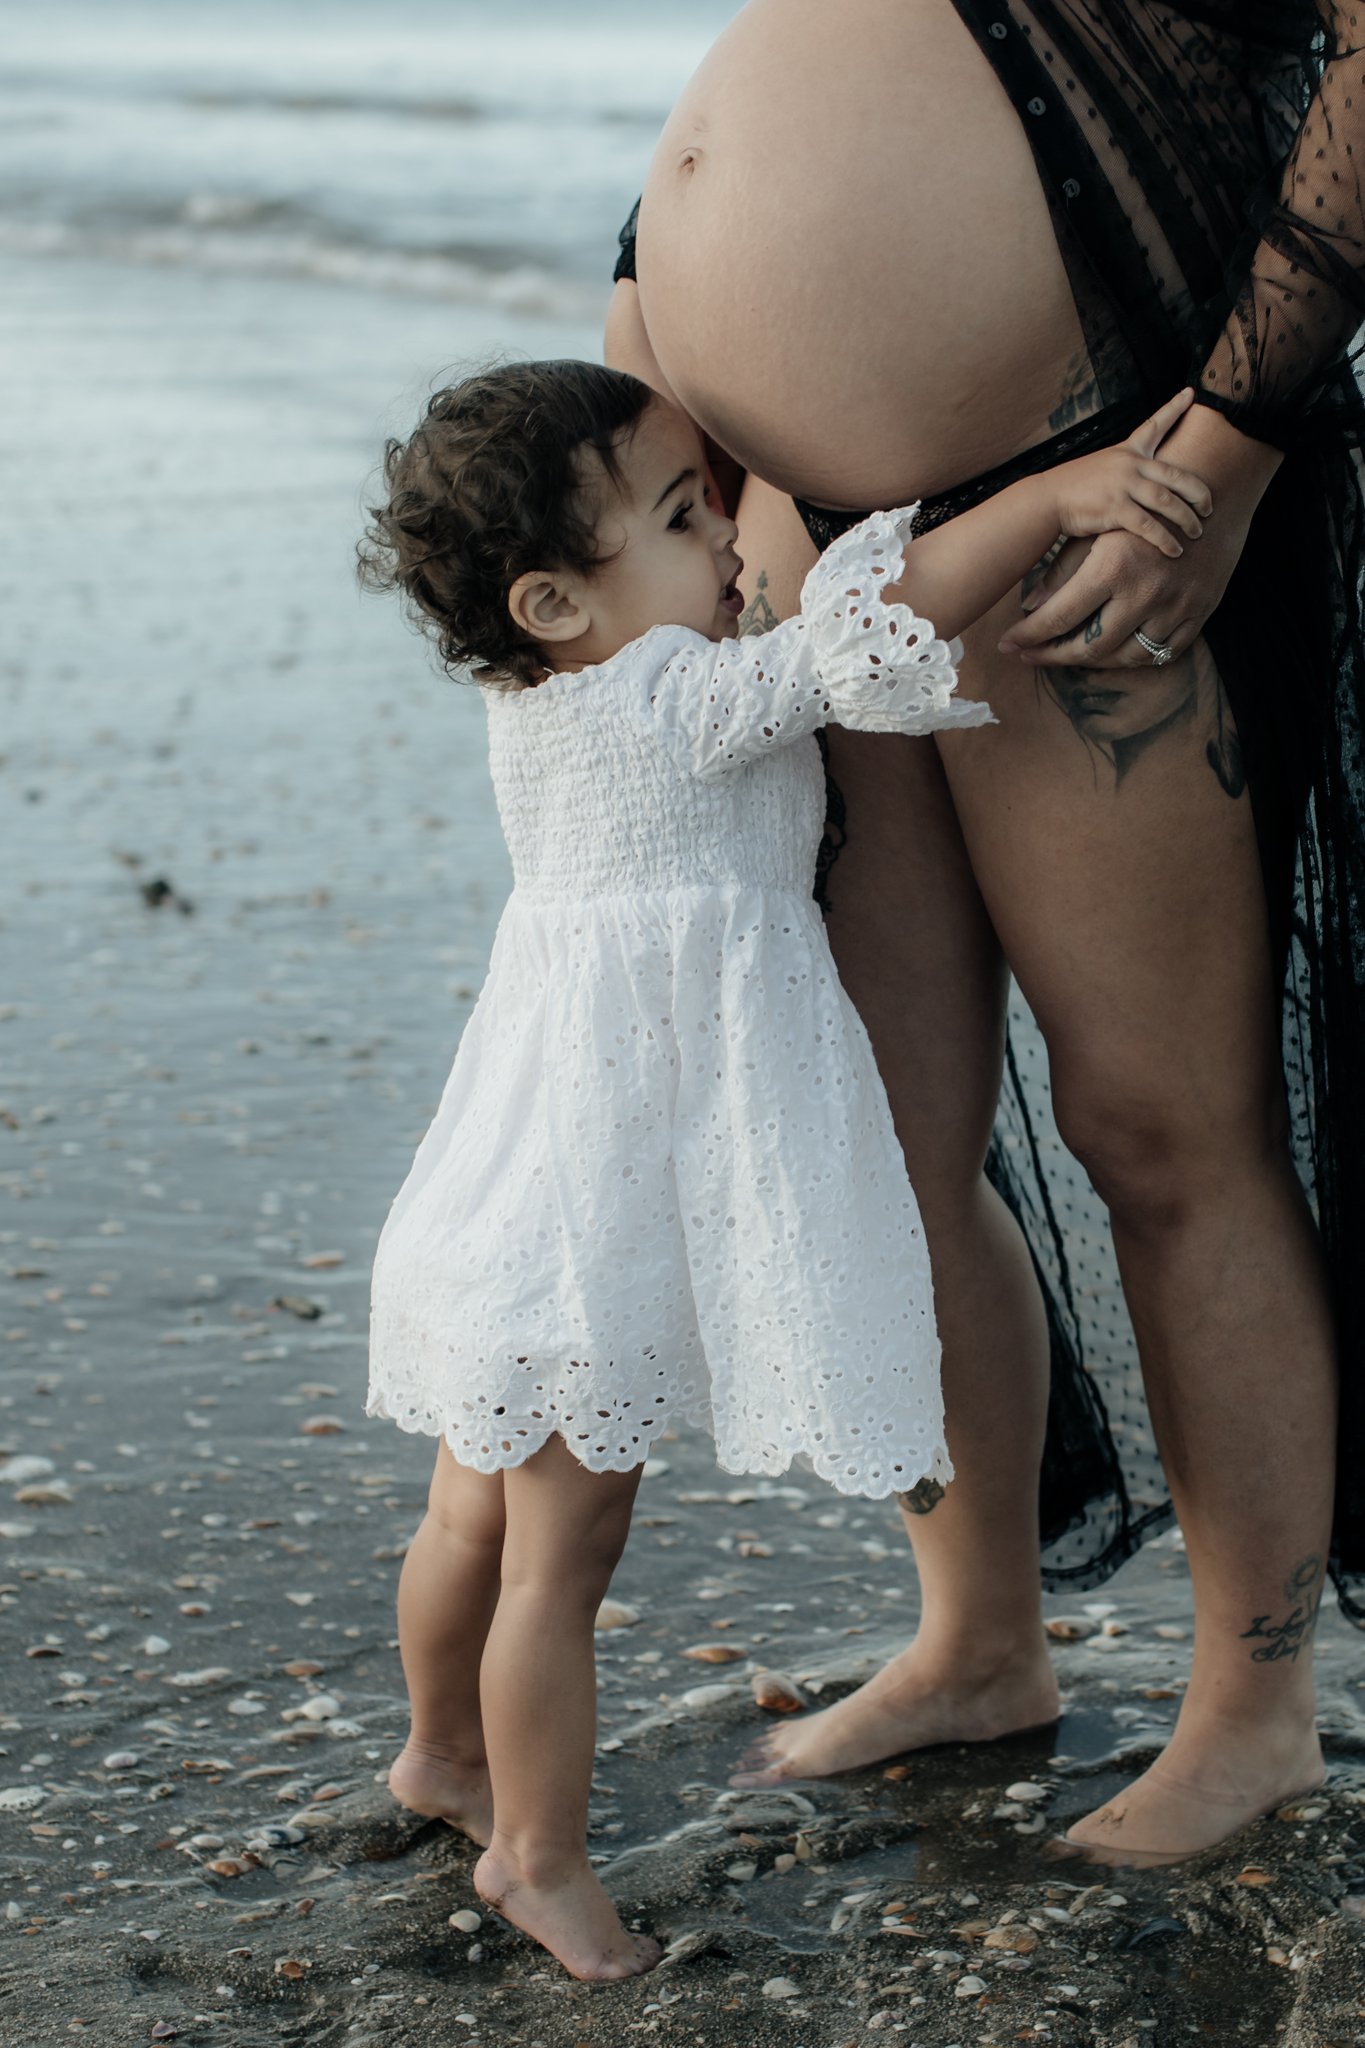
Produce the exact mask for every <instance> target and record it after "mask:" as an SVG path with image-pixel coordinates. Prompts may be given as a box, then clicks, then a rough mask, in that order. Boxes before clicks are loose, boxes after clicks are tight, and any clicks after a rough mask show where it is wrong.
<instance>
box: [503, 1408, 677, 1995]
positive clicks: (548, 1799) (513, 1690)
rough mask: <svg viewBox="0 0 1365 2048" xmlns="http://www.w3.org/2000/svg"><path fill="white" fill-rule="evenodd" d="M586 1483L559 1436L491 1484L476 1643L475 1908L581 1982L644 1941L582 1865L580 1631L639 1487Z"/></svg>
mask: <svg viewBox="0 0 1365 2048" xmlns="http://www.w3.org/2000/svg"><path fill="white" fill-rule="evenodd" d="M639 1478H640V1473H639V1468H638V1467H637V1468H636V1469H635V1470H634V1471H632V1472H624V1473H621V1472H587V1471H585V1470H584V1468H583V1467H582V1466H581V1465H580V1464H579V1463H578V1460H577V1459H576V1458H575V1457H574V1456H573V1454H572V1452H571V1451H569V1450H568V1449H567V1448H566V1447H565V1445H564V1443H563V1441H562V1439H561V1438H559V1437H552V1438H551V1440H550V1442H549V1443H548V1444H546V1445H545V1447H544V1449H543V1450H540V1451H538V1452H537V1453H536V1455H535V1456H534V1457H533V1458H529V1459H528V1460H527V1462H526V1463H525V1464H524V1465H521V1466H518V1467H517V1468H516V1469H515V1470H514V1471H511V1472H508V1473H506V1474H505V1475H504V1489H505V1494H506V1502H507V1535H506V1539H505V1541H504V1544H503V1556H502V1588H501V1591H500V1593H499V1596H498V1605H497V1612H496V1614H495V1615H494V1618H493V1625H492V1627H491V1628H490V1630H489V1632H488V1639H487V1642H486V1643H485V1645H484V1653H483V1671H482V1683H481V1693H482V1703H483V1726H484V1730H485V1733H486V1736H487V1742H488V1762H489V1769H490V1771H491V1773H492V1780H493V1797H494V1809H495V1821H494V1827H493V1836H492V1840H491V1842H490V1844H489V1846H488V1849H487V1850H486V1852H485V1853H484V1855H483V1856H481V1857H480V1859H479V1862H478V1864H477V1866H476V1868H475V1871H474V1883H475V1886H476V1888H477V1889H478V1891H479V1893H480V1895H481V1897H483V1898H485V1899H486V1900H487V1901H488V1903H489V1904H490V1905H492V1906H495V1907H496V1908H497V1910H498V1911H499V1912H500V1913H501V1914H502V1915H503V1916H504V1918H505V1919H508V1920H510V1921H512V1922H513V1923H514V1924H515V1925H516V1926H518V1927H520V1928H521V1929H522V1930H523V1931H524V1932H525V1933H527V1934H529V1935H531V1936H532V1937H533V1938H534V1939H535V1940H536V1941H538V1942H540V1943H541V1944H542V1946H543V1947H545V1948H547V1949H549V1951H550V1953H551V1954H552V1955H554V1956H557V1957H558V1959H559V1961H560V1962H561V1963H563V1965H564V1967H565V1969H567V1970H568V1971H570V1972H571V1973H572V1975H573V1976H575V1977H581V1978H584V1979H601V1978H616V1977H634V1976H638V1975H640V1973H641V1972H642V1971H644V1970H648V1969H651V1968H652V1967H653V1965H654V1964H655V1963H656V1962H658V1960H659V1956H660V1953H661V1951H660V1948H659V1945H658V1943H657V1942H655V1941H652V1940H650V1939H649V1938H648V1937H646V1936H643V1935H635V1934H628V1933H627V1932H626V1930H625V1928H623V1927H622V1925H621V1922H620V1920H619V1918H618V1917H617V1912H616V1908H615V1907H614V1906H613V1905H612V1903H611V1900H610V1899H609V1898H608V1897H607V1894H606V1892H605V1891H604V1890H603V1889H602V1886H601V1884H600V1882H599V1880H598V1878H597V1876H596V1873H595V1872H594V1871H593V1869H592V1866H591V1865H590V1863H589V1862H588V1853H587V1826H588V1795H589V1792H590V1790H591V1784H592V1759H593V1749H594V1744H595V1740H596V1727H597V1682H596V1675H595V1669H594V1659H593V1622H594V1619H595V1617H596V1614H597V1609H598V1606H599V1605H600V1603H601V1600H602V1597H603V1595H604V1594H605V1592H606V1590H607V1587H608V1585H609V1584H610V1581H611V1575H612V1572H613V1570H614V1569H615V1566H616V1562H617V1559H618V1558H619V1557H620V1555H621V1552H622V1550H623V1549H624V1547H625V1542H626V1536H627V1533H628V1532H629V1528H630V1515H631V1508H632V1506H633V1503H634V1499H635V1489H636V1487H637V1485H638V1484H639Z"/></svg>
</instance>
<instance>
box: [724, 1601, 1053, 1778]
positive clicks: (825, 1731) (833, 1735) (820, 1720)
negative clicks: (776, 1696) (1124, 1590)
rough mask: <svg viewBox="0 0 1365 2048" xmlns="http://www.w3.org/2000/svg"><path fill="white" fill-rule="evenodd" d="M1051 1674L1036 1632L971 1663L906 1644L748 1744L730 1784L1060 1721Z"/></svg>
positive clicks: (829, 1769) (810, 1774) (861, 1766)
mask: <svg viewBox="0 0 1365 2048" xmlns="http://www.w3.org/2000/svg"><path fill="white" fill-rule="evenodd" d="M1058 1712H1059V1703H1058V1697H1057V1681H1056V1679H1055V1678H1054V1676H1053V1673H1052V1666H1051V1664H1050V1663H1049V1661H1048V1655H1047V1651H1046V1649H1045V1647H1044V1644H1043V1640H1042V1637H1041V1635H1040V1636H1039V1639H1038V1641H1037V1643H1036V1644H1034V1643H1029V1644H1027V1645H1024V1646H1022V1647H1021V1648H1020V1649H1018V1650H1017V1651H1016V1652H1015V1653H1014V1654H1013V1655H1012V1656H1006V1657H1005V1658H1004V1659H1003V1660H997V1661H995V1662H992V1663H990V1664H988V1665H982V1664H980V1663H977V1664H976V1666H975V1668H973V1666H972V1664H971V1663H970V1662H969V1661H968V1659H967V1658H966V1657H965V1656H958V1657H954V1656H953V1655H951V1654H948V1653H946V1652H935V1651H933V1650H931V1649H930V1647H929V1646H928V1645H926V1644H924V1643H923V1642H922V1641H921V1640H917V1641H915V1642H913V1643H911V1645H910V1647H909V1648H908V1649H906V1650H902V1651H901V1653H900V1655H899V1656H898V1657H893V1658H892V1660H891V1662H890V1663H889V1664H887V1665H885V1666H884V1667H883V1669H882V1670H880V1671H879V1672H878V1673H877V1675H876V1677H875V1678H871V1679H869V1680H868V1682H867V1684H866V1685H860V1686H859V1688H858V1690H857V1691H856V1692H853V1693H850V1694H849V1696H848V1698H847V1699H842V1700H840V1701H839V1702H838V1703H837V1705H835V1706H832V1707H826V1708H825V1709H824V1711H823V1712H822V1713H819V1714H803V1715H802V1716H800V1718H799V1719H793V1720H791V1721H789V1722H785V1723H784V1724H783V1725H782V1726H781V1727H780V1728H774V1729H772V1730H770V1731H769V1733H768V1734H766V1735H765V1736H764V1737H763V1738H762V1740H761V1741H759V1742H757V1743H755V1744H754V1746H753V1747H752V1748H751V1749H749V1750H747V1751H746V1752H745V1754H744V1756H743V1758H742V1759H741V1768H740V1769H739V1770H738V1771H737V1772H735V1774H734V1776H733V1777H732V1778H731V1780H730V1783H731V1784H732V1785H742V1786H753V1785H777V1784H780V1783H781V1782H782V1781H783V1779H786V1778H827V1777H830V1776H832V1775H833V1774H834V1773H835V1772H837V1771H858V1770H865V1769H866V1768H867V1766H868V1765H869V1764H875V1763H881V1762H883V1761H884V1760H885V1759H886V1758H887V1757H892V1756H901V1755H903V1754H904V1753H905V1751H906V1750H909V1749H927V1748H928V1747H929V1746H930V1745H931V1744H933V1743H937V1742H995V1741H998V1740H999V1739H1000V1737H1001V1736H1004V1735H1016V1734H1020V1733H1022V1732H1023V1731H1024V1730H1026V1729H1030V1728H1042V1727H1046V1726H1048V1725H1050V1724H1051V1723H1052V1722H1053V1721H1055V1720H1056V1719H1057V1715H1058Z"/></svg>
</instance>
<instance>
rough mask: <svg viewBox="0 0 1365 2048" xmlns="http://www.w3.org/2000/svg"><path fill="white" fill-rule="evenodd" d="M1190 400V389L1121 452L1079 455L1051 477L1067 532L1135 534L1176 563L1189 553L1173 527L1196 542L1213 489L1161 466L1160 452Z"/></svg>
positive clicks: (1182, 471)
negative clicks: (1158, 452)
mask: <svg viewBox="0 0 1365 2048" xmlns="http://www.w3.org/2000/svg"><path fill="white" fill-rule="evenodd" d="M1193 397H1194V393H1193V392H1192V391H1188V390H1187V391H1182V392H1180V393H1179V394H1178V395H1177V396H1176V397H1175V398H1172V399H1169V400H1168V401H1167V403H1166V404H1165V405H1163V406H1162V408H1161V410H1160V412H1155V413H1153V414H1152V417H1151V418H1150V419H1149V420H1144V422H1143V424H1142V425H1141V426H1140V427H1138V428H1137V429H1136V431H1135V432H1133V433H1132V434H1130V435H1129V437H1128V439H1127V440H1126V441H1123V442H1120V444H1119V446H1118V447H1117V448H1105V449H1102V450H1101V451H1100V452H1099V453H1098V454H1095V455H1082V456H1081V457H1080V458H1079V460H1078V461H1076V462H1066V463H1063V464H1062V466H1061V468H1060V469H1054V470H1053V471H1052V472H1051V475H1050V476H1049V477H1048V482H1049V483H1050V484H1051V485H1052V486H1053V488H1054V489H1055V491H1056V493H1057V514H1058V520H1059V523H1060V526H1061V530H1062V532H1063V533H1064V534H1066V535H1068V536H1069V537H1070V538H1072V539H1083V538H1086V537H1088V536H1091V535H1095V534H1100V533H1116V532H1124V533H1135V534H1136V535H1137V536H1138V537H1139V539H1141V540H1145V541H1147V542H1149V543H1150V545H1151V546H1152V547H1154V548H1156V549H1158V551H1159V552H1160V553H1161V554H1163V555H1166V556H1168V557H1169V558H1170V559H1171V560H1172V561H1176V560H1178V559H1179V557H1180V556H1181V555H1183V554H1184V552H1185V550H1184V548H1183V547H1182V546H1181V543H1180V541H1179V539H1178V538H1177V534H1176V533H1174V532H1172V530H1171V529H1172V528H1173V527H1174V528H1177V529H1178V530H1179V532H1180V533H1183V534H1185V535H1186V537H1187V538H1188V539H1190V540H1198V539H1199V536H1200V535H1201V534H1202V533H1203V531H1204V527H1203V521H1204V520H1205V519H1207V518H1208V517H1209V515H1210V514H1211V513H1212V511H1213V496H1212V494H1211V492H1210V490H1209V487H1208V485H1207V484H1206V483H1205V482H1204V479H1203V478H1202V477H1198V476H1195V475H1194V474H1193V472H1192V471H1191V470H1188V469H1180V468H1178V467H1177V466H1176V464H1175V463H1173V462H1161V461H1158V460H1157V453H1156V451H1157V449H1158V448H1159V447H1160V446H1161V443H1162V442H1163V441H1164V440H1165V438H1166V436H1167V434H1168V433H1169V432H1170V431H1171V428H1172V427H1173V426H1174V425H1175V423H1176V421H1177V420H1179V419H1181V418H1183V416H1184V415H1185V413H1186V412H1188V410H1189V407H1190V402H1191V400H1192V398H1193ZM1158 513H1159V514H1160V515H1161V516H1160V517H1159V518H1158V517H1157V516H1156V515H1157V514H1158Z"/></svg>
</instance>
